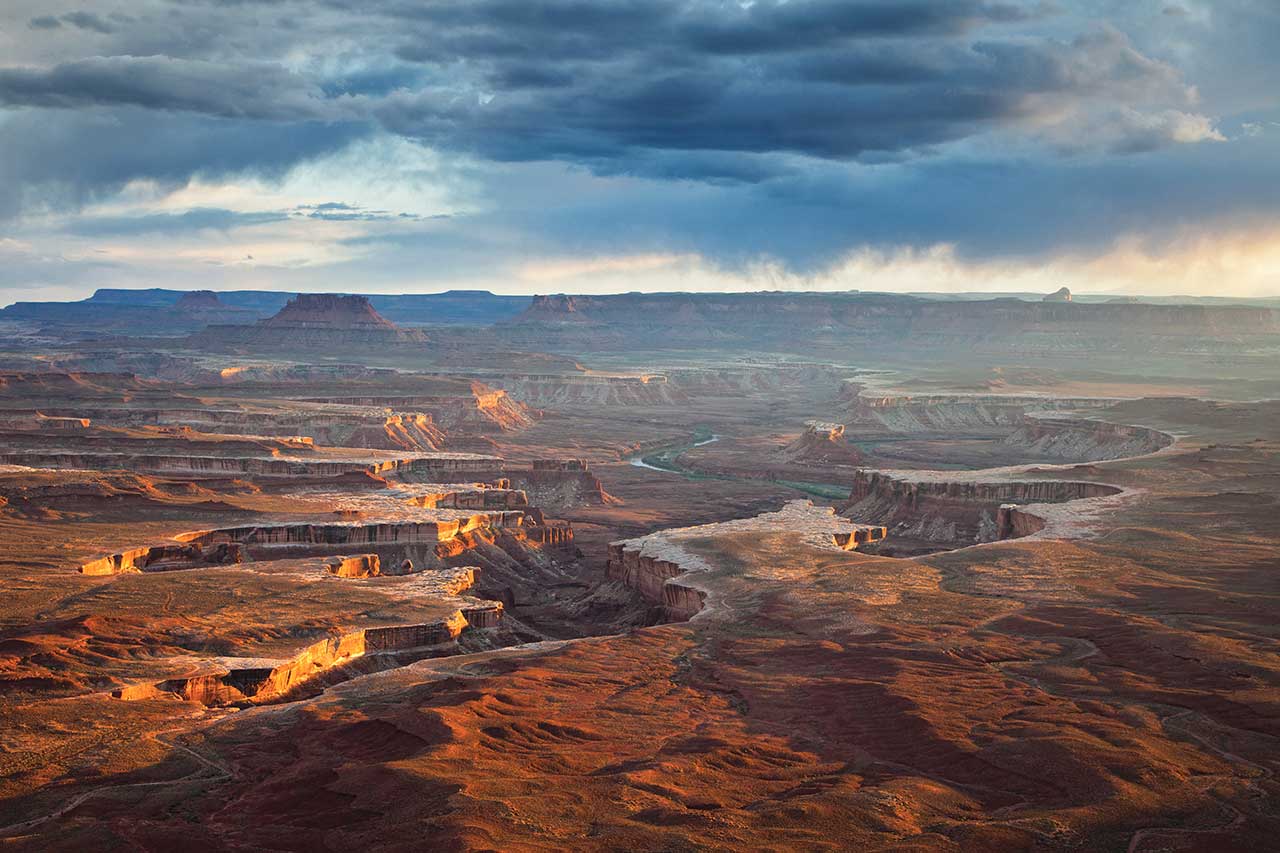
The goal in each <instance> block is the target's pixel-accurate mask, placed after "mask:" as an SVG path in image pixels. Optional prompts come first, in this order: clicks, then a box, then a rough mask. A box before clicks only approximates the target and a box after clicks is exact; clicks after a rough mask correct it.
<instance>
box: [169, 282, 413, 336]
mask: <svg viewBox="0 0 1280 853" xmlns="http://www.w3.org/2000/svg"><path fill="white" fill-rule="evenodd" d="M188 342H189V343H190V344H191V345H192V346H196V347H200V348H203V349H219V350H220V349H228V348H230V349H235V348H238V347H243V346H252V347H255V348H259V349H291V348H293V349H344V348H351V347H357V346H358V347H366V346H399V345H406V344H424V343H426V342H427V336H426V334H425V333H424V332H422V331H420V330H417V329H402V328H400V327H399V326H397V325H396V324H395V323H392V322H391V321H390V320H388V319H387V318H386V317H383V316H382V315H381V314H379V313H378V312H377V311H376V310H374V307H373V306H372V305H370V304H369V300H368V298H367V297H364V296H356V295H349V294H339V293H302V294H299V295H298V296H295V297H294V298H293V299H290V300H289V302H288V303H287V304H286V305H285V306H284V307H283V308H281V309H280V311H279V312H277V313H276V314H275V315H274V316H271V317H268V318H267V319H265V320H259V321H258V322H257V323H256V324H254V325H245V326H228V325H217V326H209V327H208V328H207V329H205V330H204V331H202V332H200V333H199V334H196V335H192V336H191V338H189V339H188Z"/></svg>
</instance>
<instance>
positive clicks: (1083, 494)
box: [839, 469, 1126, 550]
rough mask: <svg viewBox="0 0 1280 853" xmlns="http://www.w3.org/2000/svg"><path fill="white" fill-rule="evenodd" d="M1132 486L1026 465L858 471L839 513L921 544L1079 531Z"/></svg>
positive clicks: (1073, 534) (958, 544)
mask: <svg viewBox="0 0 1280 853" xmlns="http://www.w3.org/2000/svg"><path fill="white" fill-rule="evenodd" d="M1125 494H1126V490H1125V489H1123V488H1121V487H1119V486H1113V485H1109V484H1106V483H1096V482H1088V481H1079V480H1051V479H1035V478H1033V477H1031V476H1029V473H1028V472H1027V471H1025V470H1023V469H1008V470H987V471H973V472H963V471H870V470H865V469H864V470H859V471H858V472H857V474H856V475H855V477H854V483H853V487H852V488H851V490H850V493H849V500H848V501H847V502H846V503H845V504H843V505H842V506H841V507H840V510H839V511H840V512H841V514H844V515H848V516H850V517H853V518H867V519H874V520H876V521H878V522H880V523H882V524H885V525H886V526H888V527H889V529H890V530H891V531H892V532H893V534H894V537H895V542H896V541H898V540H899V539H901V540H904V541H905V542H906V543H915V544H914V548H915V549H916V550H929V549H930V548H931V547H932V549H933V550H940V549H941V548H944V547H951V548H957V547H964V546H965V545H973V544H979V543H984V542H994V541H999V540H1002V539H1013V538H1020V537H1023V536H1031V535H1041V536H1054V537H1058V538H1076V537H1078V536H1080V535H1083V534H1084V533H1085V532H1087V530H1088V529H1090V524H1089V522H1090V521H1091V520H1092V519H1093V517H1094V516H1095V515H1096V513H1097V512H1099V511H1102V510H1104V509H1106V508H1108V507H1112V506H1114V505H1115V503H1116V502H1117V501H1118V500H1120V499H1122V498H1123V497H1124V496H1125Z"/></svg>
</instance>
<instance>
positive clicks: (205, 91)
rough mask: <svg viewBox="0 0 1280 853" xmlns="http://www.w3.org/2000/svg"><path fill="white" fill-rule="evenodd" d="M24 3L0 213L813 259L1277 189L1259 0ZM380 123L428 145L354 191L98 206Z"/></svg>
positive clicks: (315, 152) (807, 265) (1033, 245)
mask: <svg viewBox="0 0 1280 853" xmlns="http://www.w3.org/2000/svg"><path fill="white" fill-rule="evenodd" d="M11 5H12V8H9V9H7V10H6V11H4V12H0V21H2V22H3V23H0V56H4V57H6V58H5V59H4V60H3V61H0V150H2V151H3V154H4V157H3V159H2V160H0V216H3V217H7V218H9V220H10V221H11V222H16V223H23V222H27V221H31V220H33V219H34V218H35V217H42V216H43V217H47V216H50V215H60V216H66V217H70V218H69V219H68V220H67V221H66V223H65V225H64V226H63V227H64V228H65V230H66V232H67V233H71V234H74V235H76V236H78V237H82V238H89V237H103V238H105V237H108V236H121V237H122V236H125V235H132V236H134V237H137V238H138V239H142V238H143V237H144V236H145V235H146V234H162V233H165V232H166V231H167V230H170V229H171V230H174V231H183V232H188V231H195V232H197V233H198V232H200V231H202V230H209V229H214V230H218V231H219V233H222V232H224V231H225V232H228V233H232V234H234V233H236V232H237V230H246V231H247V230H251V229H253V228H258V227H265V226H267V225H278V224H279V223H278V221H277V220H276V219H273V217H278V216H279V213H278V211H280V210H284V209H293V210H294V213H293V214H292V215H290V216H289V217H288V218H289V219H290V220H291V221H292V222H294V225H295V227H297V228H302V227H305V226H306V225H307V223H314V227H316V228H321V227H337V226H339V225H343V226H346V227H350V228H355V227H363V228H365V229H367V230H366V231H364V232H361V233H359V234H356V235H354V236H353V235H352V234H350V233H344V235H343V238H342V239H343V240H344V241H351V242H350V243H349V245H358V246H361V247H369V246H385V247H395V248H388V249H387V251H407V250H405V249H404V247H406V246H407V245H409V243H410V242H411V241H412V239H413V238H412V235H413V231H412V228H414V227H419V228H421V229H426V226H425V225H424V223H425V222H426V221H427V220H428V218H429V217H430V216H432V215H436V214H440V215H446V214H448V215H454V214H456V216H454V218H453V219H452V220H451V221H450V223H449V225H448V227H447V228H439V227H434V226H433V227H432V228H430V229H428V230H423V231H422V233H423V234H424V235H426V236H423V237H422V239H423V240H424V241H427V242H429V243H430V244H431V245H432V246H437V245H439V243H440V241H441V239H442V238H441V235H442V234H449V235H452V237H453V238H456V239H457V240H458V243H459V245H463V244H468V245H469V244H475V243H476V242H477V241H478V242H481V243H483V244H484V245H485V246H486V249H485V251H486V253H488V254H489V255H490V256H492V255H493V254H494V253H495V251H498V250H496V249H495V248H493V247H492V246H491V243H490V238H491V235H495V234H499V235H505V237H506V238H507V239H508V240H509V241H510V243H511V244H512V245H513V246H519V247H520V248H519V250H518V251H519V252H528V251H547V252H565V251H568V252H573V251H578V250H582V251H594V252H599V251H617V250H619V249H628V250H630V249H632V248H636V249H638V250H643V251H678V252H689V253H694V254H700V255H704V256H706V257H708V258H711V259H712V260H713V261H714V262H717V263H723V264H738V265H741V264H747V263H750V262H751V261H752V260H753V259H754V258H758V257H760V256H768V257H769V258H772V259H775V260H780V261H781V262H783V263H785V264H787V265H788V266H790V267H791V268H794V269H798V270H805V269H813V268H816V267H819V266H821V265H823V264H829V263H832V262H834V260H835V259H838V258H839V256H840V255H841V253H842V252H847V251H851V250H854V249H857V248H859V247H863V246H908V247H910V246H929V245H934V244H939V243H947V244H954V245H956V246H957V248H958V251H960V252H961V253H973V254H981V255H995V254H1000V255H1003V254H1010V253H1019V252H1023V253H1044V252H1049V253H1051V252H1053V251H1054V250H1055V248H1057V249H1062V250H1065V249H1066V248H1067V247H1070V248H1072V249H1073V250H1074V249H1075V248H1077V247H1079V246H1084V245H1090V244H1092V245H1102V244H1103V243H1105V242H1106V241H1107V240H1109V239H1114V238H1115V236H1116V234H1117V233H1118V231H1124V232H1126V233H1127V232H1129V231H1134V230H1142V229H1144V228H1146V229H1153V228H1159V227H1162V226H1163V225H1166V224H1182V223H1186V222H1192V221H1196V218H1197V217H1204V216H1213V217H1216V218H1218V219H1220V220H1222V221H1227V220H1230V221H1237V220H1240V221H1244V220H1249V221H1253V220H1255V219H1259V218H1266V217H1267V216H1268V215H1274V213H1275V212H1276V211H1275V209H1274V208H1275V207H1276V206H1280V202H1276V201H1274V200H1272V201H1270V202H1268V201H1267V199H1266V198H1265V197H1264V196H1265V194H1264V193H1262V192H1261V191H1260V190H1259V189H1258V187H1257V186H1256V185H1255V184H1254V183H1251V182H1252V181H1256V180H1257V178H1258V176H1259V175H1271V174H1274V173H1275V171H1276V170H1275V169H1274V168H1273V167H1274V166H1275V164H1276V161H1277V157H1278V156H1280V155H1277V154H1276V152H1275V147H1276V146H1274V144H1270V145H1268V143H1269V142H1270V143H1274V139H1275V138H1276V133H1277V132H1276V131H1273V130H1271V128H1273V127H1274V123H1275V121H1276V120H1277V118H1280V115H1278V114H1277V110H1278V109H1280V105H1278V104H1277V100H1276V99H1277V96H1276V94H1275V93H1276V91H1277V87H1276V86H1275V85H1274V84H1275V80H1276V70H1277V64H1278V61H1277V60H1276V59H1275V57H1274V56H1273V55H1271V54H1272V51H1270V50H1269V48H1268V45H1274V43H1275V40H1274V39H1276V38H1280V13H1278V12H1277V11H1276V8H1275V5H1274V4H1272V3H1268V2H1265V0H1222V2H1215V3H1212V4H1210V3H1207V2H1203V0H1184V1H1183V2H1172V0H1171V2H1169V3H1164V4H1131V3H1121V2H1118V0H1117V2H1111V0H1098V2H1095V3H1091V4H1089V8H1090V12H1089V14H1088V15H1084V14H1080V13H1077V12H1076V11H1074V9H1075V6H1076V4H1063V3H1050V2H1041V0H1003V1H1001V0H897V1H896V2H889V0H790V2H783V0H758V1H757V2H755V3H750V4H744V3H739V2H727V0H726V1H724V2H722V0H434V2H414V0H374V2H371V3H368V4H361V7H360V8H359V10H358V11H357V10H353V9H351V7H350V5H349V4H346V3H342V2H339V0H312V2H306V0H239V2H236V3H219V2H213V1H212V0H182V2H167V0H105V2H102V3H95V4H94V6H93V8H92V9H91V10H90V9H87V8H72V7H64V8H57V7H54V8H48V7H47V4H41V3H36V2H34V0H16V2H15V3H14V4H11ZM389 140H390V141H393V142H394V143H395V144H394V145H393V144H391V143H389V142H388V141H389ZM375 143H376V146H381V147H380V148H378V150H380V151H382V150H394V151H396V152H400V154H397V155H396V156H401V155H402V154H403V152H404V151H405V150H407V149H408V148H413V147H416V148H417V149H420V150H421V151H422V152H424V156H428V157H429V158H431V159H432V162H433V163H434V164H435V165H433V166H432V167H431V168H430V169H426V170H425V171H424V170H423V169H422V168H421V167H420V165H411V164H409V163H408V162H407V161H405V162H399V161H391V160H386V159H385V158H384V157H383V155H379V156H378V158H375V159H371V160H369V161H368V162H366V163H361V162H351V161H349V160H344V161H343V162H344V163H348V164H349V166H344V168H351V169H354V170H355V174H353V182H354V183H356V184H359V174H360V172H361V170H367V173H368V174H367V177H368V180H367V181H366V182H365V183H366V184H367V185H368V186H369V187H370V189H369V194H368V195H367V196H365V197H360V198H358V199H353V204H352V206H351V207H350V209H344V208H336V207H326V206H325V204H326V202H325V201H324V200H325V198H326V197H327V198H332V196H325V195H318V196H316V197H314V198H310V199H308V198H297V199H290V200H284V201H283V202H282V201H280V200H277V199H272V200H271V201H267V200H264V201H263V203H262V206H261V209H258V210H252V209H245V210H237V211H230V210H225V209H223V208H221V207H218V206H217V204H214V203H210V204H203V203H200V204H198V205H197V206H196V207H194V208H193V209H192V210H190V211H188V212H186V213H184V212H182V211H178V212H176V213H175V212H173V211H169V210H165V211H147V210H145V209H141V210H134V211H132V212H131V213H129V214H128V215H127V216H126V217H124V218H117V215H116V214H109V215H103V214H100V213H95V212H93V211H91V210H86V208H87V207H92V206H93V205H101V204H104V203H109V202H111V201H112V200H113V199H116V198H118V197H121V194H125V196H124V197H127V198H130V199H132V198H139V197H141V196H139V192H141V190H139V188H140V187H141V188H143V189H145V191H146V193H150V196H149V197H152V198H154V199H157V200H163V199H164V198H165V197H166V196H167V195H168V194H172V193H175V192H178V191H180V190H182V189H183V188H184V187H188V186H191V185H192V184H193V182H195V183H205V184H208V183H220V184H223V185H228V186H248V184H249V183H253V185H254V186H259V185H260V184H263V183H264V182H265V184H268V185H270V184H272V183H273V182H274V183H279V182H282V181H284V180H286V179H290V180H294V181H295V183H296V182H297V181H299V180H302V179H301V178H299V177H298V176H299V175H303V176H305V174H307V170H308V169H320V168H321V167H322V165H323V164H324V163H326V162H331V161H333V158H337V157H346V158H350V157H351V156H352V154H351V152H352V151H355V150H356V149H355V148H353V147H352V146H357V145H363V144H375ZM397 145H399V146H401V147H396V146H397ZM376 146H375V147H376ZM1242 154H1243V155H1246V156H1247V158H1248V159H1247V162H1245V161H1242V157H1241V155H1242ZM387 156H390V155H387ZM548 166H549V167H550V168H548ZM1209 174H1212V175H1215V176H1216V178H1215V180H1217V181H1219V182H1223V183H1225V184H1228V185H1233V186H1235V185H1238V186H1239V187H1240V190H1241V191H1240V192H1239V193H1238V194H1237V196H1235V201H1231V200H1228V199H1222V198H1219V197H1218V196H1217V194H1216V193H1214V191H1213V185H1211V184H1209V183H1207V182H1204V181H1201V180H1200V178H1201V176H1203V175H1209ZM375 175H376V176H377V177H376V180H375ZM573 176H579V177H573ZM581 176H585V177H581ZM442 182H443V184H442ZM401 183H403V184H405V185H409V184H413V185H415V186H419V187H421V188H422V189H423V191H424V192H426V191H427V190H430V191H433V192H434V191H436V190H437V189H439V188H440V187H441V186H442V185H443V186H445V189H447V193H445V195H448V196H449V197H450V198H453V199H455V203H454V204H453V205H452V206H450V207H447V209H434V208H429V207H423V208H421V209H417V210H413V211H408V212H406V213H405V215H401V208H400V207H398V206H396V205H397V204H400V202H391V203H388V202H386V201H384V200H382V199H380V198H379V197H378V193H386V192H389V191H390V192H395V191H398V189H399V184H401ZM375 186H376V187H378V189H377V190H376V191H375V189H374V187H375ZM1117 186H1123V187H1124V191H1125V196H1124V198H1123V199H1117V198H1115V197H1114V196H1115V193H1114V190H1113V188H1115V187H1117ZM1188 187H1198V188H1199V195H1197V194H1196V192H1193V191H1190V190H1188V189H1187V188H1188ZM259 191H262V192H265V190H253V192H259ZM440 192H444V190H440ZM246 194H248V195H251V194H252V192H250V191H249V190H243V191H242V192H241V193H240V195H239V196H237V197H240V196H243V195H246ZM1206 194H1207V195H1206ZM156 203H159V201H157V202H156ZM307 204H309V205H310V206H309V207H292V208H291V206H293V205H307ZM388 210H391V211H393V212H392V213H387V212H386V211H388ZM975 210H980V211H981V213H982V215H980V216H975V215H974V211H975ZM78 211H84V213H82V214H81V213H78ZM219 211H221V212H219ZM300 211H301V212H300ZM77 217H81V218H77ZM419 220H421V221H419ZM218 222H221V223H224V224H223V225H218V224H205V223H218ZM726 222H728V223H731V227H726V225H725V223H726ZM415 223H416V224H415ZM24 227H25V226H24ZM468 227H471V228H472V229H473V232H472V233H465V229H466V228H468ZM379 229H383V230H379ZM406 229H409V230H406ZM476 230H484V231H485V235H484V236H481V235H479V234H478V233H476ZM383 238H385V239H383ZM624 243H627V245H625V246H624V245H623V244H624ZM513 251H515V250H513ZM387 262H388V263H391V262H392V261H390V260H388V261H387Z"/></svg>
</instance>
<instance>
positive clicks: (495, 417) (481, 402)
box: [301, 382, 534, 433]
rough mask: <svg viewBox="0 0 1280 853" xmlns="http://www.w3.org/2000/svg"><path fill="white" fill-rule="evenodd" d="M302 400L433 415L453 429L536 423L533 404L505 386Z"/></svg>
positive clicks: (509, 427) (466, 430)
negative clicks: (520, 399) (462, 391)
mask: <svg viewBox="0 0 1280 853" xmlns="http://www.w3.org/2000/svg"><path fill="white" fill-rule="evenodd" d="M301 402H308V403H324V404H329V405H335V404H336V405H341V406H349V407H387V408H393V409H409V410H414V411H422V412H427V413H429V414H430V416H431V418H432V420H434V421H435V423H437V424H439V425H440V426H441V427H442V428H443V429H445V430H448V431H450V432H454V431H457V432H464V433H480V432H492V431H494V430H498V431H501V432H512V431H515V430H520V429H524V428H525V427H528V426H530V425H531V424H533V422H534V413H533V412H531V411H530V409H529V407H528V406H526V405H524V404H523V403H520V402H518V401H516V400H513V399H512V398H511V397H510V396H509V395H508V394H507V392H506V391H504V390H503V389H501V388H491V387H490V386H488V385H485V384H483V383H480V382H473V383H471V387H470V393H469V394H466V395H460V394H448V395H442V394H358V395H351V396H344V397H306V398H302V400H301Z"/></svg>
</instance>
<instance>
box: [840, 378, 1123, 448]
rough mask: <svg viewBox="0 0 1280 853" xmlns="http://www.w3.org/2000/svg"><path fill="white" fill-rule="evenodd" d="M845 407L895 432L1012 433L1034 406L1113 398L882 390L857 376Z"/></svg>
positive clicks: (868, 423)
mask: <svg viewBox="0 0 1280 853" xmlns="http://www.w3.org/2000/svg"><path fill="white" fill-rule="evenodd" d="M841 402H842V409H843V410H844V411H845V412H846V414H847V418H848V419H847V423H848V424H851V425H852V424H857V425H858V427H859V432H865V431H866V430H867V429H868V428H872V429H883V430H885V431H888V432H891V433H900V434H901V433H908V434H915V433H947V434H955V433H982V434H996V435H1001V434H1006V433H1008V432H1010V431H1012V430H1015V429H1017V428H1018V427H1020V426H1022V425H1023V423H1024V421H1025V420H1026V417H1027V414H1028V413H1029V412H1055V411H1062V410H1066V409H1070V410H1088V409H1102V408H1105V407H1106V406H1108V405H1110V404H1111V403H1112V402H1114V401H1111V400H1099V399H1095V398H1088V397H1080V398H1049V397H1038V396H1031V395H1022V396H1019V395H1005V394H877V393H874V392H871V391H867V390H865V389H864V387H863V386H862V385H861V384H860V383H859V382H857V381H849V382H847V383H845V385H844V388H843V390H842V392H841Z"/></svg>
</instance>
